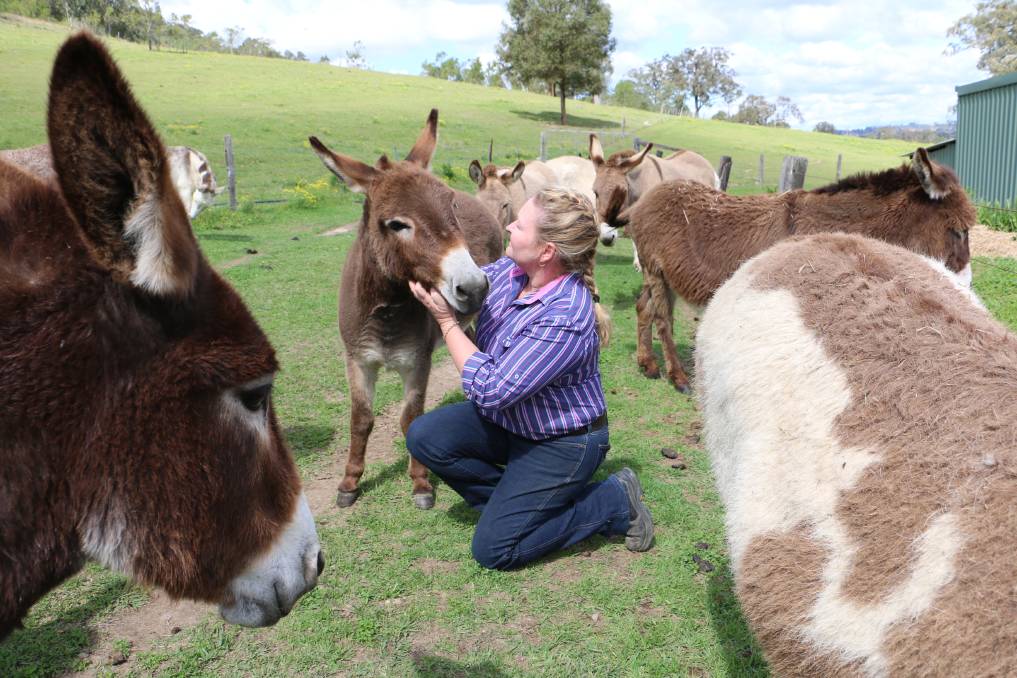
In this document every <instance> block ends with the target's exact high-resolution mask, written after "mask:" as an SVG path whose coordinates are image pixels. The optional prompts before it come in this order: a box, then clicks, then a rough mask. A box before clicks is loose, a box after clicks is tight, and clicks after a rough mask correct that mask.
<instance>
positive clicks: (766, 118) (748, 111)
mask: <svg viewBox="0 0 1017 678" xmlns="http://www.w3.org/2000/svg"><path fill="white" fill-rule="evenodd" d="M789 118H793V119H795V120H797V121H798V122H802V120H803V118H802V112H801V111H800V110H798V106H796V105H795V104H794V103H792V101H791V99H789V98H788V97H785V96H780V97H777V103H771V102H769V101H767V100H766V98H765V97H761V96H759V95H758V94H750V95H749V96H747V97H745V99H744V100H743V101H742V103H741V105H740V106H739V107H738V112H737V113H735V115H734V117H733V118H731V119H732V120H733V121H734V122H740V123H742V124H745V125H766V126H768V127H789V126H790V125H789V124H788V119H789Z"/></svg>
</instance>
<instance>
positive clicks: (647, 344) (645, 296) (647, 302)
mask: <svg viewBox="0 0 1017 678" xmlns="http://www.w3.org/2000/svg"><path fill="white" fill-rule="evenodd" d="M636 362H637V363H638V364H639V368H640V369H641V370H642V371H643V374H645V375H646V376H647V377H649V378H650V379H659V378H660V367H659V366H658V365H657V358H656V357H655V356H654V355H653V299H652V295H651V293H650V286H649V285H648V284H647V283H646V276H644V277H643V289H642V290H640V291H639V299H638V300H637V301H636Z"/></svg>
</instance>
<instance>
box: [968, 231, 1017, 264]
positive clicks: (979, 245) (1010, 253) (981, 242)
mask: <svg viewBox="0 0 1017 678" xmlns="http://www.w3.org/2000/svg"><path fill="white" fill-rule="evenodd" d="M968 237H969V238H970V242H971V256H973V257H1011V258H1014V259H1017V233H1006V232H1004V231H994V230H992V229H991V228H988V227H987V226H983V225H982V224H976V225H975V227H974V228H972V229H971V231H970V233H969V234H968Z"/></svg>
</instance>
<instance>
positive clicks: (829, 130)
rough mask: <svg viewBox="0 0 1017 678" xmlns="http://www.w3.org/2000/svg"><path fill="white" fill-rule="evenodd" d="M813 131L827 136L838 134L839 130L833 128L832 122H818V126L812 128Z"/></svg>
mask: <svg viewBox="0 0 1017 678" xmlns="http://www.w3.org/2000/svg"><path fill="white" fill-rule="evenodd" d="M812 131H813V132H823V133H825V134H836V133H837V128H836V127H834V126H833V123H832V122H827V121H825V120H823V121H821V122H817V123H816V126H815V127H813V128H812Z"/></svg>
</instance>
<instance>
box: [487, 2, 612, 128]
mask: <svg viewBox="0 0 1017 678" xmlns="http://www.w3.org/2000/svg"><path fill="white" fill-rule="evenodd" d="M508 11H509V25H508V26H506V28H505V31H504V32H503V33H502V34H501V38H500V40H499V44H498V56H499V58H500V59H501V61H502V63H503V64H504V65H505V67H506V69H507V70H508V72H509V74H510V79H511V80H512V81H513V83H514V84H516V83H523V84H526V83H545V84H546V85H548V86H549V89H551V90H552V91H554V92H556V93H557V94H558V96H559V97H560V99H561V123H562V124H565V123H566V121H567V117H566V112H565V97H566V96H568V95H571V96H575V95H577V94H591V95H595V94H600V93H602V92H603V91H604V90H605V89H606V82H605V80H606V77H605V76H606V74H608V73H610V70H611V67H610V56H611V53H612V52H613V51H614V47H615V40H614V38H612V37H611V9H610V8H609V7H608V6H607V4H606V3H605V2H603V1H602V0H509V3H508Z"/></svg>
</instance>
